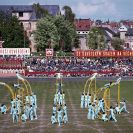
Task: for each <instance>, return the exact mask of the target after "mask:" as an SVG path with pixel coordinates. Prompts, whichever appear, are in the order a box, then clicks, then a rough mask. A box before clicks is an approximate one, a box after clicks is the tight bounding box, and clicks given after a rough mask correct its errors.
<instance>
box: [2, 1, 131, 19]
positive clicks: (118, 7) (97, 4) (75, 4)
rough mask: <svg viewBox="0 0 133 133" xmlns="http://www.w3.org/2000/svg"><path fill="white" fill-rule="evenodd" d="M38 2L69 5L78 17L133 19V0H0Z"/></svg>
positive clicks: (24, 2)
mask: <svg viewBox="0 0 133 133" xmlns="http://www.w3.org/2000/svg"><path fill="white" fill-rule="evenodd" d="M37 2H39V3H40V4H47V5H52V4H56V5H60V7H63V6H64V5H68V6H70V7H71V8H72V9H73V12H74V13H75V14H76V17H77V18H91V19H102V20H108V19H110V20H115V21H118V20H120V19H132V20H133V0H0V5H27V4H28V5H30V4H33V3H37Z"/></svg>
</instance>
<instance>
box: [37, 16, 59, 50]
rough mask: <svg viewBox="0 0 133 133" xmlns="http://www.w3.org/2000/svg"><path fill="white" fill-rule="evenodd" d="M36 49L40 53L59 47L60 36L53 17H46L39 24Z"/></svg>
mask: <svg viewBox="0 0 133 133" xmlns="http://www.w3.org/2000/svg"><path fill="white" fill-rule="evenodd" d="M34 37H35V41H36V47H37V49H38V50H39V51H44V50H45V48H56V47H58V45H59V35H58V31H57V28H56V26H55V24H54V23H53V17H51V16H46V17H45V18H42V19H40V20H39V21H38V22H37V30H36V31H34Z"/></svg>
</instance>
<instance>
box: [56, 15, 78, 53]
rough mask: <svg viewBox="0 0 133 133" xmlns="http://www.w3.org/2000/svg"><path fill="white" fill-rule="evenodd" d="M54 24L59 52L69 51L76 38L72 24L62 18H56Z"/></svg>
mask: <svg viewBox="0 0 133 133" xmlns="http://www.w3.org/2000/svg"><path fill="white" fill-rule="evenodd" d="M54 24H55V26H56V27H57V31H58V35H59V44H60V48H61V50H65V51H71V49H72V47H73V44H74V40H75V37H76V31H75V28H74V26H73V24H72V23H70V22H69V21H68V20H65V18H64V17H63V16H56V17H55V19H54Z"/></svg>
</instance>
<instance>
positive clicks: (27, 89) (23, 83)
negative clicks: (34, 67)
mask: <svg viewBox="0 0 133 133" xmlns="http://www.w3.org/2000/svg"><path fill="white" fill-rule="evenodd" d="M21 81H22V83H23V84H24V86H25V88H26V92H27V95H29V91H28V87H27V85H26V83H25V82H24V81H23V80H21Z"/></svg>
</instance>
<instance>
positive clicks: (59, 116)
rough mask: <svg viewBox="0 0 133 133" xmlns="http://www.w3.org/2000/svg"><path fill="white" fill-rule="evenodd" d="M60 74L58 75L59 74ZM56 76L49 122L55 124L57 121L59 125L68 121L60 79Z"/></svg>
mask: <svg viewBox="0 0 133 133" xmlns="http://www.w3.org/2000/svg"><path fill="white" fill-rule="evenodd" d="M59 76H60V75H59ZM57 78H58V82H57V87H58V88H57V91H56V93H55V95H54V104H53V112H52V116H51V123H52V124H55V123H58V125H59V126H61V124H63V123H64V124H65V123H67V122H68V116H67V105H66V102H65V92H64V91H63V89H62V81H61V80H62V79H61V78H60V77H57Z"/></svg>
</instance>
